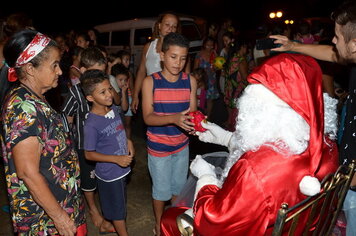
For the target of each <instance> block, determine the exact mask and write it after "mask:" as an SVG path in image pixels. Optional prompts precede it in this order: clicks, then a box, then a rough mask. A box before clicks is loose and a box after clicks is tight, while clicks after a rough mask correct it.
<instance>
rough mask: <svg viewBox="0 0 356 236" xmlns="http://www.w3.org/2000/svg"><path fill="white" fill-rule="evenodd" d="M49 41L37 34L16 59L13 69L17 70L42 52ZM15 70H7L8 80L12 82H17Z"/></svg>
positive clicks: (47, 38)
mask: <svg viewBox="0 0 356 236" xmlns="http://www.w3.org/2000/svg"><path fill="white" fill-rule="evenodd" d="M50 41H51V39H50V38H49V37H47V36H45V35H43V34H41V33H37V34H36V36H35V37H34V38H33V39H32V41H31V42H30V44H29V45H27V47H26V48H25V50H24V51H23V52H22V53H21V55H20V56H19V57H18V58H17V60H16V63H15V68H19V67H21V66H23V65H25V64H26V63H27V62H29V61H31V60H32V59H33V58H34V57H35V56H37V55H38V54H39V53H40V52H42V50H43V49H44V48H45V47H46V46H47V45H48V43H49V42H50ZM15 68H9V70H8V80H9V81H10V82H14V81H16V80H17V76H16V72H15Z"/></svg>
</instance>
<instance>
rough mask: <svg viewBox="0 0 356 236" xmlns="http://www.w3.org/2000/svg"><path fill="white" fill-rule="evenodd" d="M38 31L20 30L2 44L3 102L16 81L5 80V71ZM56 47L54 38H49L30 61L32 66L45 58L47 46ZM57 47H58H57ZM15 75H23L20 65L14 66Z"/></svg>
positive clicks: (1, 79) (0, 90)
mask: <svg viewBox="0 0 356 236" xmlns="http://www.w3.org/2000/svg"><path fill="white" fill-rule="evenodd" d="M37 33H38V32H37V31H35V30H22V31H19V32H17V33H15V34H14V35H13V36H12V37H11V38H9V40H8V41H7V42H6V44H5V45H4V49H3V54H4V58H5V62H6V65H5V66H3V68H2V71H1V75H0V83H1V88H0V101H1V104H2V103H3V99H4V97H5V95H6V93H7V91H8V90H9V89H10V88H12V87H14V86H15V85H16V84H17V83H18V81H15V82H9V81H8V80H7V71H8V68H9V67H13V68H15V64H16V60H17V58H19V56H20V55H21V53H22V52H23V51H24V50H25V48H26V47H27V46H28V45H29V44H30V42H31V41H32V39H33V38H34V37H35V36H36V34H37ZM51 47H56V48H58V46H57V43H56V42H55V41H54V40H51V41H50V42H49V43H48V45H47V47H46V48H45V49H43V50H42V51H41V52H40V53H39V54H38V55H37V56H35V57H34V58H33V59H32V60H31V61H30V63H31V64H32V65H33V66H34V67H38V66H39V65H40V64H41V63H42V62H43V61H44V60H46V59H47V56H48V51H49V48H51ZM58 49H59V48H58ZM15 71H16V75H17V77H18V78H19V79H21V78H22V77H23V74H22V67H19V68H15Z"/></svg>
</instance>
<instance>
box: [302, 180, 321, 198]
mask: <svg viewBox="0 0 356 236" xmlns="http://www.w3.org/2000/svg"><path fill="white" fill-rule="evenodd" d="M299 189H300V191H301V192H302V193H303V194H304V195H306V196H314V195H315V194H318V193H319V192H320V189H321V184H320V182H319V180H318V179H317V178H315V177H312V176H309V175H306V176H304V177H303V179H302V181H300V183H299Z"/></svg>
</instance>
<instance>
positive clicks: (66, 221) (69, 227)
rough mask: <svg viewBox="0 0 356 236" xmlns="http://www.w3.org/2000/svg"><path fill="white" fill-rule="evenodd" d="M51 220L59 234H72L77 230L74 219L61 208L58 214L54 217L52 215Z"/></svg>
mask: <svg viewBox="0 0 356 236" xmlns="http://www.w3.org/2000/svg"><path fill="white" fill-rule="evenodd" d="M52 220H53V223H54V226H55V227H56V229H57V230H58V232H59V234H60V235H64V236H74V235H75V233H76V232H77V228H76V227H75V224H74V221H73V220H72V219H70V218H69V216H68V214H67V212H65V211H64V210H62V211H61V213H60V214H58V215H56V217H53V218H52Z"/></svg>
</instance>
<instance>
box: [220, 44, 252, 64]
mask: <svg viewBox="0 0 356 236" xmlns="http://www.w3.org/2000/svg"><path fill="white" fill-rule="evenodd" d="M247 45H248V44H247V41H246V40H245V39H242V38H238V39H236V40H235V41H234V42H233V43H232V44H231V46H230V47H229V51H228V53H227V58H226V62H225V64H224V68H225V69H228V67H229V66H230V62H231V60H232V58H233V57H234V56H235V54H236V53H237V52H238V51H240V49H241V48H242V47H243V46H247Z"/></svg>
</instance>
